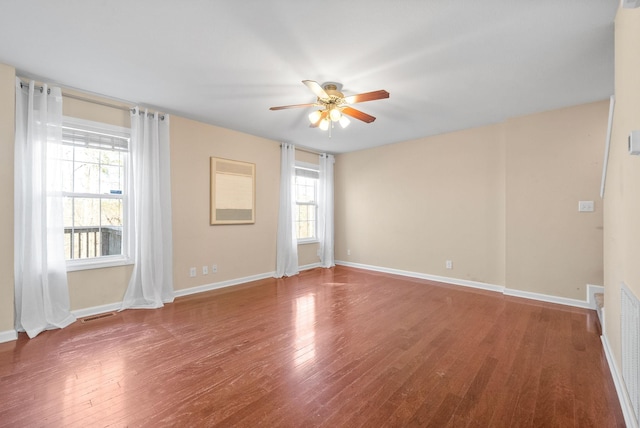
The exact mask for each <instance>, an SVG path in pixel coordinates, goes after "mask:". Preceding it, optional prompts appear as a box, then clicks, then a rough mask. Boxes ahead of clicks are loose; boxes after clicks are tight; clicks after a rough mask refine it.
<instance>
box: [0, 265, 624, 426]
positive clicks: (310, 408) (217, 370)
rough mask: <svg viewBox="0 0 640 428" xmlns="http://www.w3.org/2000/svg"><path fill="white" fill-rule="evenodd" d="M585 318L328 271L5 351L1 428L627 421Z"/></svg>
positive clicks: (190, 300)
mask: <svg viewBox="0 0 640 428" xmlns="http://www.w3.org/2000/svg"><path fill="white" fill-rule="evenodd" d="M599 334H600V332H599V325H598V321H597V316H596V313H595V311H589V310H583V309H576V308H570V307H564V306H558V305H552V304H546V303H537V302H534V301H530V300H524V299H518V298H514V297H507V296H503V295H501V294H498V293H492V292H488V291H480V290H473V289H467V288H463V287H457V286H448V285H442V284H437V283H433V282H429V281H424V280H417V279H410V278H403V277H398V276H393V275H387V274H380V273H374V272H367V271H363V270H358V269H353V268H346V267H336V268H334V269H316V270H312V271H306V272H303V273H302V274H300V275H299V276H296V277H292V278H287V279H282V280H275V279H267V280H261V281H256V282H253V283H250V284H247V285H243V286H238V287H232V288H229V289H223V290H216V291H211V292H207V293H201V294H197V295H192V296H188V297H183V298H179V299H176V301H175V302H174V303H173V304H169V305H167V306H166V307H164V308H163V309H158V310H129V311H124V312H120V313H116V314H115V315H113V316H109V317H104V318H98V319H95V320H93V321H88V322H76V323H75V324H73V325H71V326H69V327H67V328H66V329H64V330H54V331H48V332H45V333H43V334H41V335H40V336H38V337H36V338H35V339H32V340H29V339H27V338H26V336H25V335H23V334H21V335H20V337H19V339H18V340H17V341H16V342H10V343H4V344H0V394H1V396H2V399H1V401H0V406H1V407H0V425H1V426H11V427H35V426H46V427H49V426H51V427H62V426H65V427H66V426H82V427H87V426H117V427H120V426H153V427H159V426H180V427H186V426H225V427H226V426H246V427H254V426H267V427H271V426H284V427H289V426H291V427H311V426H321V427H340V426H345V427H358V426H365V427H382V426H416V427H427V426H434V427H445V426H452V427H453V426H455V427H463V426H469V427H528V426H536V427H552V426H558V427H613V426H624V421H623V417H622V412H621V410H620V406H619V404H618V401H617V396H616V392H615V388H614V385H613V381H612V379H611V376H610V374H609V369H608V366H607V362H606V360H605V357H604V354H603V350H602V345H601V342H600V338H599Z"/></svg>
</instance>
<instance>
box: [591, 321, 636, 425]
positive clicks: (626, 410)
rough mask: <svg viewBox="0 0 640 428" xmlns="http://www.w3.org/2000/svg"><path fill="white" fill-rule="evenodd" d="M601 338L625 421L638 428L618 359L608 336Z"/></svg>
mask: <svg viewBox="0 0 640 428" xmlns="http://www.w3.org/2000/svg"><path fill="white" fill-rule="evenodd" d="M600 339H601V340H602V347H603V348H604V355H605V356H606V357H607V363H609V371H610V372H611V377H612V378H613V383H614V385H615V387H616V392H617V393H618V401H619V402H620V407H622V414H623V416H624V422H625V424H626V425H627V427H629V428H638V421H637V420H636V418H635V416H634V414H633V406H632V405H631V400H630V399H629V394H627V389H626V387H625V386H624V381H623V380H622V372H620V370H618V365H617V364H616V360H615V358H614V357H613V352H612V351H611V347H610V346H609V341H608V340H607V336H606V335H605V334H603V335H602V336H600Z"/></svg>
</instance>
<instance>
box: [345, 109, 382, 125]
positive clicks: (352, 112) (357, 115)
mask: <svg viewBox="0 0 640 428" xmlns="http://www.w3.org/2000/svg"><path fill="white" fill-rule="evenodd" d="M342 113H344V114H346V115H347V116H351V117H353V118H354V119H358V120H361V121H363V122H367V123H371V122H373V121H374V120H376V118H375V117H373V116H371V115H368V114H367V113H363V112H361V111H360V110H356V109H354V108H352V107H344V108H343V109H342Z"/></svg>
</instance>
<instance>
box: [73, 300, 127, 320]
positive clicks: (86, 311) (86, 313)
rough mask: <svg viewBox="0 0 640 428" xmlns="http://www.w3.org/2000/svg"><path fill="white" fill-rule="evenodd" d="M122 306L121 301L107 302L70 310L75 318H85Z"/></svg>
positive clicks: (116, 309)
mask: <svg viewBox="0 0 640 428" xmlns="http://www.w3.org/2000/svg"><path fill="white" fill-rule="evenodd" d="M121 307H122V302H118V303H109V304H108V305H100V306H92V307H90V308H83V309H78V310H75V311H71V314H73V315H74V316H75V317H76V318H86V317H91V316H94V315H98V314H104V313H105V312H114V311H119V310H120V308H121Z"/></svg>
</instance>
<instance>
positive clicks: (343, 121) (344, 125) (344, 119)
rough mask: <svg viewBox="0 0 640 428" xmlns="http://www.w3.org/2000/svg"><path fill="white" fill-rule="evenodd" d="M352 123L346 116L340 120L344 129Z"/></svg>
mask: <svg viewBox="0 0 640 428" xmlns="http://www.w3.org/2000/svg"><path fill="white" fill-rule="evenodd" d="M350 123H351V121H350V120H349V118H348V117H347V116H345V115H342V117H341V118H340V126H342V128H343V129H344V128H346V127H347V126H349V124H350Z"/></svg>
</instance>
